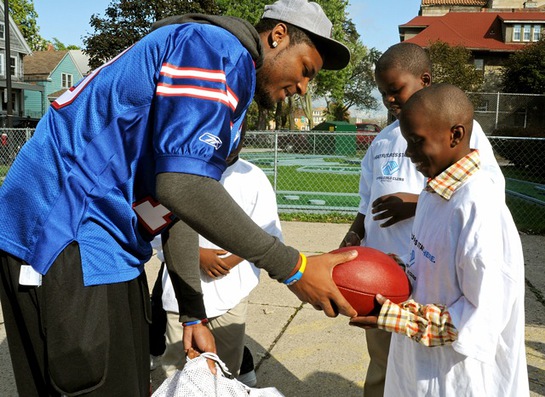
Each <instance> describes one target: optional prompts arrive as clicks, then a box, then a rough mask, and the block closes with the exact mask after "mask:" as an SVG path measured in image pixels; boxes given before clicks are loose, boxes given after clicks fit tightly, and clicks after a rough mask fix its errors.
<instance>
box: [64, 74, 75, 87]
mask: <svg viewBox="0 0 545 397" xmlns="http://www.w3.org/2000/svg"><path fill="white" fill-rule="evenodd" d="M72 78H73V76H72V75H71V74H68V73H63V74H62V88H70V87H72V85H73V83H72Z"/></svg>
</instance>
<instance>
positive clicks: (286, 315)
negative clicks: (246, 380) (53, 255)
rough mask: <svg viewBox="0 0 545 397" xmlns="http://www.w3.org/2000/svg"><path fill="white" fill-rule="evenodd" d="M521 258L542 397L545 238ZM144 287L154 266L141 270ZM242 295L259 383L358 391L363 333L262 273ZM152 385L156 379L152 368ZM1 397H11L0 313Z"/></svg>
mask: <svg viewBox="0 0 545 397" xmlns="http://www.w3.org/2000/svg"><path fill="white" fill-rule="evenodd" d="M282 227H283V231H284V237H285V240H286V243H287V244H289V245H292V246H294V247H296V248H298V249H300V250H301V251H302V252H304V253H306V254H314V253H323V252H328V251H330V250H333V249H335V248H337V246H338V244H339V241H340V240H341V238H342V237H343V236H344V233H345V232H346V230H347V228H348V225H346V224H322V223H302V222H283V223H282ZM522 241H523V247H524V251H525V260H526V281H527V288H526V352H527V358H528V369H529V377H530V389H531V396H545V272H544V271H543V270H544V267H545V263H544V262H545V261H544V259H543V258H545V237H543V236H527V235H523V236H522ZM147 269H148V273H149V281H150V284H151V283H152V282H153V280H154V279H155V275H156V272H157V269H158V263H157V261H156V260H155V259H153V260H152V261H150V263H149V266H148V267H147ZM261 280H262V282H261V283H260V285H259V286H258V287H257V288H256V289H255V290H254V291H253V292H252V294H251V295H250V299H249V302H250V304H249V313H248V324H247V338H248V340H247V344H248V346H249V347H250V349H251V350H252V352H253V354H254V360H255V364H256V368H257V371H256V372H257V377H258V387H267V386H275V387H277V388H278V389H279V390H280V391H281V392H282V393H283V394H284V395H286V396H289V397H307V396H308V397H316V396H320V397H321V396H324V397H329V396H344V397H352V396H354V397H355V396H358V397H361V396H362V395H363V380H364V378H365V371H366V368H367V364H368V361H369V358H368V355H367V349H366V346H365V337H364V331H363V330H361V329H359V328H355V327H349V326H348V320H347V319H346V318H334V319H331V318H328V317H326V316H325V315H324V314H323V313H322V312H318V311H316V310H314V309H313V308H312V307H311V306H309V305H308V304H301V302H299V300H298V299H297V298H296V297H295V296H294V295H293V294H292V293H291V292H290V291H289V290H288V289H287V288H286V287H285V286H283V285H281V284H279V283H278V282H276V281H273V280H271V279H269V277H268V276H267V275H266V274H262V277H261ZM152 380H153V383H154V388H156V387H157V386H158V385H159V384H160V382H161V381H162V379H161V375H160V373H159V372H157V371H153V372H152ZM0 396H1V397H12V396H17V392H16V388H15V382H14V380H13V373H12V370H11V363H10V361H9V351H8V348H7V342H6V340H5V328H4V323H3V318H2V317H1V313H0Z"/></svg>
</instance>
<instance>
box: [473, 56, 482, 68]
mask: <svg viewBox="0 0 545 397" xmlns="http://www.w3.org/2000/svg"><path fill="white" fill-rule="evenodd" d="M473 64H474V65H475V70H483V69H484V59H478V58H475V60H474V61H473Z"/></svg>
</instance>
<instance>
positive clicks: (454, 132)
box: [450, 124, 466, 148]
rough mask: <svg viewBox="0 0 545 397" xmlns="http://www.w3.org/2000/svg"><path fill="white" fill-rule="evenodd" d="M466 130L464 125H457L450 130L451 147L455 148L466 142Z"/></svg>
mask: <svg viewBox="0 0 545 397" xmlns="http://www.w3.org/2000/svg"><path fill="white" fill-rule="evenodd" d="M465 135H466V128H465V127H464V126H463V125H462V124H456V125H455V126H453V127H452V128H451V129H450V147H451V148H454V147H456V146H458V145H459V144H460V142H462V141H463V140H464V137H465Z"/></svg>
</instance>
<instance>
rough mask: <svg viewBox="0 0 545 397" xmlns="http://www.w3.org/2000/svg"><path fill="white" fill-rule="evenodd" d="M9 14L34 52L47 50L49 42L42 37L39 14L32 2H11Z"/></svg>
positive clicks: (15, 0) (26, 0)
mask: <svg viewBox="0 0 545 397" xmlns="http://www.w3.org/2000/svg"><path fill="white" fill-rule="evenodd" d="M9 13H10V15H11V17H12V18H13V21H14V22H15V24H16V25H17V27H18V28H19V30H20V31H21V34H22V35H23V37H24V38H25V40H26V42H27V44H28V46H29V47H30V49H31V50H32V51H42V50H45V49H47V41H46V40H44V38H43V37H42V36H40V28H39V27H38V24H37V22H36V19H37V18H38V13H37V12H36V10H35V9H34V2H33V1H32V0H10V1H9Z"/></svg>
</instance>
